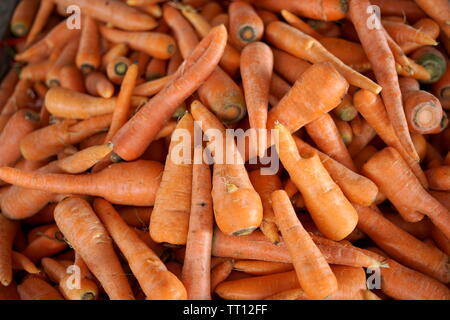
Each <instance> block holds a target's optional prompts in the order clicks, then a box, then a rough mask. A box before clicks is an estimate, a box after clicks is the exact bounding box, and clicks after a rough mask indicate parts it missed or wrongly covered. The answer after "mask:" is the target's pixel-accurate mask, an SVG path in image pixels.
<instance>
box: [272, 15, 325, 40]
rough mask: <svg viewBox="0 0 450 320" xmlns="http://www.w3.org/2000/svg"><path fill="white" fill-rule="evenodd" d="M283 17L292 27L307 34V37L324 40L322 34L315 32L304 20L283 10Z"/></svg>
mask: <svg viewBox="0 0 450 320" xmlns="http://www.w3.org/2000/svg"><path fill="white" fill-rule="evenodd" d="M281 15H282V16H283V18H284V19H285V20H286V21H287V22H288V23H289V24H290V25H291V26H293V27H295V28H297V29H298V30H300V31H302V32H304V33H306V34H307V35H309V36H311V37H313V38H316V39H321V38H323V36H322V35H321V34H320V33H318V32H317V31H316V30H314V28H313V27H311V26H310V25H309V24H307V23H306V22H304V21H303V20H302V19H300V18H299V17H297V16H296V15H295V14H293V13H291V12H289V11H288V10H281Z"/></svg>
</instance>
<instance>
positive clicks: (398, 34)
mask: <svg viewBox="0 0 450 320" xmlns="http://www.w3.org/2000/svg"><path fill="white" fill-rule="evenodd" d="M382 24H383V27H384V29H385V30H386V31H387V32H388V33H389V35H390V36H391V37H392V39H393V40H394V41H395V42H397V43H402V42H413V43H417V44H420V45H422V46H426V45H432V46H434V45H437V42H436V40H435V39H433V38H432V37H430V36H428V35H427V34H426V33H424V32H422V31H421V30H419V29H416V28H414V27H412V26H410V25H408V24H406V23H403V22H395V21H387V20H382ZM436 37H437V36H436Z"/></svg>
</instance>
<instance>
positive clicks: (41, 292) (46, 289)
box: [17, 276, 64, 300]
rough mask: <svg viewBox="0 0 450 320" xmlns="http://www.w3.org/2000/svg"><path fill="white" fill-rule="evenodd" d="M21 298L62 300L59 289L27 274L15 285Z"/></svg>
mask: <svg viewBox="0 0 450 320" xmlns="http://www.w3.org/2000/svg"><path fill="white" fill-rule="evenodd" d="M17 292H18V293H19V296H20V299H21V300H64V298H63V297H62V296H61V294H60V293H59V291H58V290H57V289H55V288H53V287H52V286H51V285H50V284H49V283H48V282H46V281H45V280H43V279H42V278H39V277H37V276H32V277H30V276H28V277H26V278H25V280H24V281H23V282H22V283H21V284H19V285H18V286H17Z"/></svg>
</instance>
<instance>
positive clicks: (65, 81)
mask: <svg viewBox="0 0 450 320" xmlns="http://www.w3.org/2000/svg"><path fill="white" fill-rule="evenodd" d="M59 82H60V84H61V87H63V88H67V89H71V90H74V91H77V92H85V91H86V89H85V87H84V79H83V74H82V73H81V71H80V70H79V69H78V68H77V67H76V66H75V65H74V64H72V65H66V66H64V67H62V68H61V70H60V71H59Z"/></svg>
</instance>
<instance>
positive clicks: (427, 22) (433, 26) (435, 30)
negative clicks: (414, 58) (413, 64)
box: [399, 18, 440, 54]
mask: <svg viewBox="0 0 450 320" xmlns="http://www.w3.org/2000/svg"><path fill="white" fill-rule="evenodd" d="M413 27H414V28H415V29H418V30H419V31H420V32H422V33H424V34H426V35H427V36H428V37H430V38H431V39H434V40H436V38H437V37H438V36H439V32H440V29H439V25H438V24H437V23H436V22H435V21H434V20H432V19H429V18H423V19H420V20H419V21H417V22H416V23H415V24H414V25H413ZM399 45H400V46H401V48H402V50H403V52H404V53H405V54H409V53H411V52H413V51H414V50H416V49H418V48H420V47H421V46H422V45H420V44H418V43H416V42H410V41H400V42H399Z"/></svg>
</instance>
